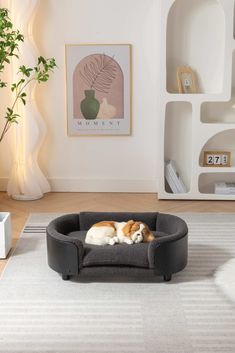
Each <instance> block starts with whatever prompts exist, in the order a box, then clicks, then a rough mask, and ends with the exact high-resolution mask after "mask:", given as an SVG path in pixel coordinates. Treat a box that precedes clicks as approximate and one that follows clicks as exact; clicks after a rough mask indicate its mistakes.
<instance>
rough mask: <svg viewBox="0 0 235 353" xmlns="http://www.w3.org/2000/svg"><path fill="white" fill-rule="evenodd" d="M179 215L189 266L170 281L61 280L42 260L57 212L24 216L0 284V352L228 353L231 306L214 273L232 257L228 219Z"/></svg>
mask: <svg viewBox="0 0 235 353" xmlns="http://www.w3.org/2000/svg"><path fill="white" fill-rule="evenodd" d="M178 215H179V216H181V217H182V218H184V219H185V220H186V222H187V223H188V226H189V262H188V266H187V267H186V268H185V270H184V271H182V272H180V273H178V274H175V275H174V276H173V279H172V281H171V282H163V281H162V278H160V277H157V278H156V280H155V281H154V282H150V281H148V279H147V278H138V279H136V278H114V277H112V278H111V279H110V278H106V279H105V278H93V279H92V281H91V279H88V278H82V277H78V278H77V279H73V280H72V281H63V280H62V279H61V277H60V276H59V275H58V274H57V273H56V272H54V271H52V270H51V269H50V268H49V267H48V265H47V257H46V238H45V228H46V225H47V224H48V222H49V221H50V220H51V219H53V218H54V217H56V216H57V215H56V214H33V215H31V217H30V218H29V220H28V222H27V224H26V227H25V229H24V232H23V234H22V236H21V238H20V240H19V242H18V244H17V248H16V250H15V252H14V254H13V256H12V257H11V259H10V261H9V262H8V265H7V267H6V269H5V271H4V273H3V275H2V276H1V279H0V353H8V352H11V353H29V352H30V353H33V352H34V353H42V352H45V353H70V352H71V353H114V352H116V353H234V352H235V305H234V303H233V302H232V301H230V299H228V298H227V296H226V295H224V293H223V291H221V289H220V287H218V286H217V285H216V283H215V278H214V275H215V272H216V271H217V270H218V268H220V267H221V266H222V265H224V264H225V263H227V262H228V261H229V260H231V259H232V258H235V215H234V214H220V215H218V214H186V213H184V214H178Z"/></svg>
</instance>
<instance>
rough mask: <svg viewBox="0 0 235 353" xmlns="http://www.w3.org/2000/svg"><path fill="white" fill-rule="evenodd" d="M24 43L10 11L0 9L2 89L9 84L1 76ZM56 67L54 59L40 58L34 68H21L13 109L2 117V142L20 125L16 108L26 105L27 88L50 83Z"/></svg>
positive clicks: (12, 88)
mask: <svg viewBox="0 0 235 353" xmlns="http://www.w3.org/2000/svg"><path fill="white" fill-rule="evenodd" d="M23 41H24V36H23V34H21V33H20V32H19V30H17V29H14V27H13V23H12V21H11V19H10V18H9V11H8V10H7V9H5V8H0V88H4V87H7V86H8V83H7V82H6V81H3V80H2V78H1V74H2V73H3V72H4V69H5V65H7V64H10V62H11V59H12V58H13V57H16V58H18V57H19V44H20V42H23ZM55 66H56V62H55V59H54V58H49V59H45V58H44V57H42V56H39V57H38V60H37V63H36V65H35V66H34V67H26V66H25V65H22V66H20V67H19V72H18V73H19V80H18V82H16V83H12V84H11V91H12V92H13V93H14V94H15V98H14V100H13V103H12V105H11V107H7V108H6V113H5V115H4V116H3V117H2V118H3V119H5V122H4V124H3V127H2V130H1V131H0V142H1V141H2V140H3V138H4V137H5V135H6V133H7V132H8V130H9V129H10V127H11V126H12V124H14V123H18V120H19V118H20V115H19V114H17V113H16V111H15V108H16V104H17V102H18V101H21V102H22V103H23V104H26V99H27V94H26V92H25V90H26V87H27V86H28V85H29V84H30V83H31V82H32V81H36V82H38V83H42V82H46V81H48V79H49V77H50V73H51V72H52V71H53V69H54V68H55Z"/></svg>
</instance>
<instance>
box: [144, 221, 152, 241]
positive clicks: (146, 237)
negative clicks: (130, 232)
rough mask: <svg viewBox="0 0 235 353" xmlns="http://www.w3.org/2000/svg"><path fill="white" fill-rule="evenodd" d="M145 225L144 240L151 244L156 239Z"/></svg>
mask: <svg viewBox="0 0 235 353" xmlns="http://www.w3.org/2000/svg"><path fill="white" fill-rule="evenodd" d="M143 224H144V229H143V230H142V234H143V238H144V243H149V242H151V241H152V240H153V239H154V235H153V233H152V232H151V231H150V229H149V227H148V226H147V224H145V223H143Z"/></svg>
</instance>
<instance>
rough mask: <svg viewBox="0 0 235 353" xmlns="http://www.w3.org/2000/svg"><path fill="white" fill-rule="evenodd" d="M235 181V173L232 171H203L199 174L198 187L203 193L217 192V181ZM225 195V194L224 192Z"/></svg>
mask: <svg viewBox="0 0 235 353" xmlns="http://www.w3.org/2000/svg"><path fill="white" fill-rule="evenodd" d="M219 182H226V183H235V174H234V173H232V172H230V173H202V174H201V175H200V176H199V180H198V188H199V192H200V193H201V194H214V195H220V194H215V183H219ZM222 195H223V194H222Z"/></svg>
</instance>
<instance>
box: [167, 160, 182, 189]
mask: <svg viewBox="0 0 235 353" xmlns="http://www.w3.org/2000/svg"><path fill="white" fill-rule="evenodd" d="M165 178H166V181H167V183H168V185H169V187H170V188H171V190H172V192H173V193H174V194H180V193H186V192H187V189H186V186H185V185H184V182H183V180H182V179H181V177H180V175H179V173H178V172H177V170H176V166H175V163H174V162H173V161H167V162H166V163H165Z"/></svg>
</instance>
